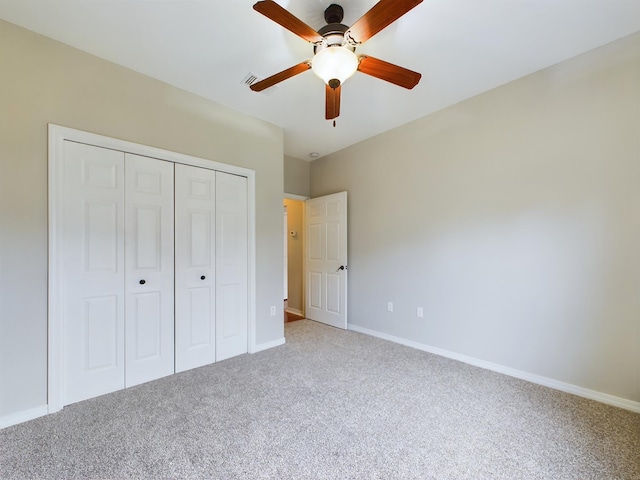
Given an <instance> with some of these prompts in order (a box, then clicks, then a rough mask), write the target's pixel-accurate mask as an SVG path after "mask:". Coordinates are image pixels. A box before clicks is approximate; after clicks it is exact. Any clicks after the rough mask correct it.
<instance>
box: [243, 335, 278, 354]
mask: <svg viewBox="0 0 640 480" xmlns="http://www.w3.org/2000/svg"><path fill="white" fill-rule="evenodd" d="M285 343H286V341H285V339H284V337H282V338H279V339H277V340H273V341H271V342H264V343H259V344H257V345H254V346H253V348H252V349H251V350H249V353H258V352H262V351H263V350H269V349H270V348H273V347H279V346H280V345H284V344H285Z"/></svg>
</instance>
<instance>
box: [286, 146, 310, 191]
mask: <svg viewBox="0 0 640 480" xmlns="http://www.w3.org/2000/svg"><path fill="white" fill-rule="evenodd" d="M310 172H311V167H310V162H305V161H304V160H300V159H299V158H294V157H290V156H288V155H285V156H284V192H285V193H293V194H295V195H301V196H303V197H308V196H309V193H310V190H311V174H310Z"/></svg>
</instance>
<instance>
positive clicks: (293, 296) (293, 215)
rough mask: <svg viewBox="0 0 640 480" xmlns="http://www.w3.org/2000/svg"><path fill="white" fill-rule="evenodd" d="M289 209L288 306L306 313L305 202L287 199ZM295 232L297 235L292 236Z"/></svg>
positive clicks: (285, 201)
mask: <svg viewBox="0 0 640 480" xmlns="http://www.w3.org/2000/svg"><path fill="white" fill-rule="evenodd" d="M284 204H285V206H286V207H287V231H288V232H289V235H288V236H287V263H288V276H287V279H288V289H289V301H288V303H287V306H288V308H289V309H294V310H297V311H299V312H304V305H303V296H302V295H303V285H302V281H303V280H302V279H303V276H304V275H303V270H302V262H303V255H304V250H303V245H304V227H303V223H302V222H303V221H304V202H301V201H298V200H291V199H288V198H285V200H284ZM291 231H294V232H296V233H297V235H296V236H295V237H294V236H291V235H290V232H291Z"/></svg>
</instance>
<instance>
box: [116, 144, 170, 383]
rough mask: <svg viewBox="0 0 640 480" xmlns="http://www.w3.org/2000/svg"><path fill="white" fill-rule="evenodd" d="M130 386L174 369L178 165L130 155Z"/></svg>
mask: <svg viewBox="0 0 640 480" xmlns="http://www.w3.org/2000/svg"><path fill="white" fill-rule="evenodd" d="M125 218H126V220H125V231H126V248H125V263H126V267H125V272H126V275H125V292H126V296H125V311H126V313H125V325H126V329H125V385H126V386H127V387H131V386H133V385H138V384H140V383H143V382H148V381H149V380H154V379H156V378H160V377H164V376H166V375H170V374H172V373H173V372H174V340H173V338H174V332H173V330H174V321H173V316H174V315H173V299H174V291H173V290H174V288H173V281H174V273H173V250H174V249H173V163H171V162H164V161H162V160H156V159H152V158H148V157H141V156H138V155H132V154H129V153H127V154H125Z"/></svg>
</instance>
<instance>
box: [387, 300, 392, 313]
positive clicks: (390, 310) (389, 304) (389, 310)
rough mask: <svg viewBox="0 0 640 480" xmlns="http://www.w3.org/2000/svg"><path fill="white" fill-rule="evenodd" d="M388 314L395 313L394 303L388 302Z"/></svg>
mask: <svg viewBox="0 0 640 480" xmlns="http://www.w3.org/2000/svg"><path fill="white" fill-rule="evenodd" d="M387 312H393V302H387Z"/></svg>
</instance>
